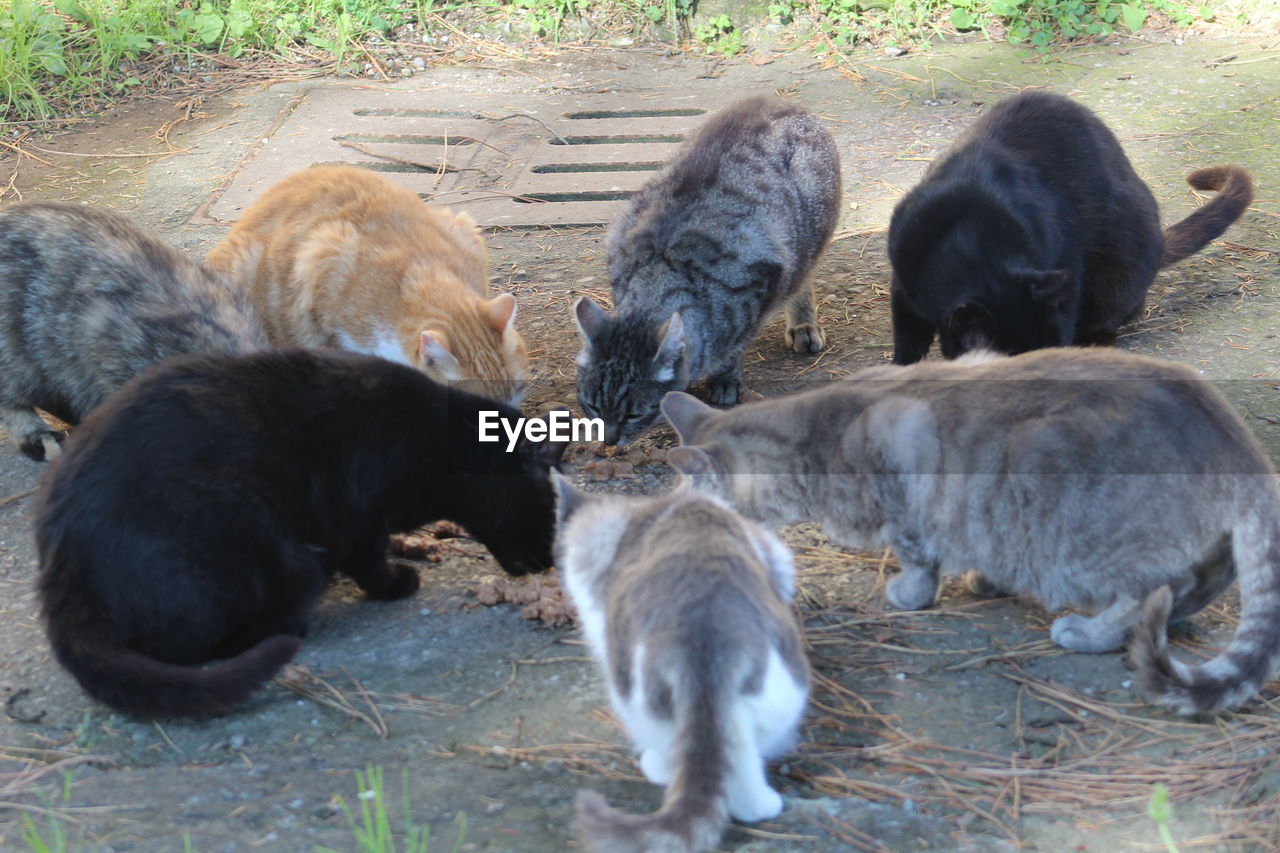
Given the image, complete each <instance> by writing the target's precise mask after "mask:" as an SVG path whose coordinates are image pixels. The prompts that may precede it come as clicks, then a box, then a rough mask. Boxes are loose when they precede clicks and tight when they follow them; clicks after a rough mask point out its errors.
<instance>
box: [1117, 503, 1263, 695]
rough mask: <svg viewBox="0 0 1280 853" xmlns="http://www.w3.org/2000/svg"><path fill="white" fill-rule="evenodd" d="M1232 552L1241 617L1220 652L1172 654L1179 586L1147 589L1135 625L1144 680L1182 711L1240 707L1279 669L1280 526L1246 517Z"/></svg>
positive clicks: (1132, 652)
mask: <svg viewBox="0 0 1280 853" xmlns="http://www.w3.org/2000/svg"><path fill="white" fill-rule="evenodd" d="M1232 551H1233V554H1234V556H1235V558H1236V565H1237V573H1238V577H1239V580H1240V624H1239V625H1238V626H1237V627H1236V634H1235V636H1234V637H1233V638H1232V640H1231V644H1230V645H1228V646H1227V648H1226V649H1224V650H1223V651H1222V652H1221V653H1220V654H1219V655H1218V656H1217V657H1215V658H1213V659H1212V660H1209V661H1206V662H1204V663H1202V664H1199V665H1197V666H1190V665H1188V664H1185V663H1182V662H1181V661H1178V660H1174V659H1173V658H1171V657H1170V656H1169V649H1168V637H1167V626H1168V621H1169V613H1170V611H1171V610H1172V608H1173V593H1172V592H1171V591H1170V589H1169V587H1167V586H1162V587H1160V588H1159V589H1157V590H1155V591H1154V592H1152V593H1151V594H1150V595H1148V596H1147V600H1146V602H1145V603H1144V604H1143V607H1142V616H1141V618H1140V619H1139V621H1138V624H1137V626H1136V627H1135V629H1134V632H1133V640H1132V642H1131V643H1130V646H1129V658H1130V660H1131V661H1133V664H1134V666H1135V667H1136V670H1137V680H1138V683H1139V684H1141V685H1142V687H1143V689H1144V690H1146V691H1147V692H1148V693H1149V694H1151V696H1152V698H1153V699H1154V700H1155V701H1156V702H1157V703H1159V704H1161V705H1164V706H1165V707H1166V708H1170V709H1172V710H1174V711H1176V712H1178V713H1179V714H1201V713H1212V712H1214V711H1225V710H1229V709H1231V708H1238V707H1239V706H1241V705H1243V704H1244V703H1245V702H1247V701H1249V700H1250V699H1251V698H1253V696H1254V695H1255V694H1257V692H1258V691H1259V690H1261V689H1262V686H1263V685H1264V684H1266V683H1267V681H1268V680H1269V679H1270V678H1271V676H1272V674H1273V673H1275V672H1276V670H1277V668H1280V526H1277V525H1276V524H1275V523H1274V522H1271V523H1267V524H1257V523H1253V524H1242V525H1241V526H1240V527H1238V528H1237V529H1236V530H1235V531H1234V533H1233V535H1232Z"/></svg>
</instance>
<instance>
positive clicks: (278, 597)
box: [35, 349, 563, 717]
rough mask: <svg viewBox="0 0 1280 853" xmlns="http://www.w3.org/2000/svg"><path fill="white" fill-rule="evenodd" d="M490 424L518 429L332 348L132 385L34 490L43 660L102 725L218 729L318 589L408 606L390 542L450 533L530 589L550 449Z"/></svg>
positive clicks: (211, 362) (230, 360) (163, 371)
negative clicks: (506, 442)
mask: <svg viewBox="0 0 1280 853" xmlns="http://www.w3.org/2000/svg"><path fill="white" fill-rule="evenodd" d="M494 409H497V410H498V411H499V412H500V413H501V414H502V415H503V416H509V417H515V416H516V415H517V414H518V413H517V412H516V410H515V409H512V408H510V407H508V406H506V405H505V404H500V403H495V402H493V401H490V400H487V399H485V398H482V397H478V396H475V395H472V394H468V393H466V392H464V391H461V390H458V389H453V388H448V387H446V386H441V385H438V384H437V383H435V382H433V381H432V380H431V379H429V378H427V377H426V376H424V375H423V374H422V373H421V372H419V371H416V370H413V369H411V368H408V367H404V366H402V365H397V364H393V363H392V362H389V361H385V360H383V359H379V358H375V357H371V356H364V355H356V354H351V353H343V352H338V351H322V350H316V351H309V350H289V349H286V350H278V351H266V352H263V353H258V354H253V355H243V356H233V355H200V356H187V357H182V358H175V359H170V360H169V361H167V362H164V363H163V364H161V365H158V366H157V367H155V368H154V369H152V370H149V371H147V372H144V373H143V374H142V375H140V376H139V377H138V378H137V379H135V380H134V381H132V382H130V383H129V384H127V385H126V386H125V387H124V388H123V389H121V390H120V391H119V392H117V393H116V394H114V395H113V396H112V397H110V398H108V400H107V401H106V402H104V403H103V404H102V405H101V406H99V407H98V408H97V409H95V410H94V412H93V413H92V414H90V415H89V417H88V418H86V419H85V421H84V423H83V424H82V425H81V426H80V428H79V429H78V430H77V431H76V433H75V435H74V436H73V437H72V439H71V441H69V442H68V443H67V449H66V452H65V453H64V454H63V455H62V457H61V458H60V459H59V460H57V461H56V462H55V463H54V465H53V466H51V468H50V470H49V471H48V474H47V478H46V479H45V481H44V485H43V487H42V488H41V490H40V498H39V503H38V505H37V509H36V514H35V538H36V545H37V549H38V553H39V557H40V578H39V582H38V588H39V594H40V598H41V602H42V610H43V615H44V618H45V619H46V621H47V626H48V634H49V640H50V643H51V645H52V647H53V650H54V653H55V655H56V657H57V659H58V661H59V662H60V663H61V664H62V665H63V666H64V667H66V668H67V669H68V670H70V672H71V673H72V675H74V676H75V678H76V679H77V680H78V681H79V682H80V685H81V686H82V687H83V688H84V689H85V691H86V692H87V693H89V695H91V696H93V697H94V698H96V699H98V700H99V701H101V702H103V703H105V704H107V705H109V706H111V707H112V708H115V709H117V710H120V711H124V712H127V713H130V714H135V715H139V716H146V717H183V716H206V715H212V714H218V713H222V712H224V711H226V710H227V709H229V708H231V707H233V706H234V705H236V704H239V703H240V702H243V701H244V700H245V699H246V698H247V697H248V696H249V694H250V693H252V692H253V691H254V690H255V689H256V688H258V687H259V686H261V685H262V684H263V683H264V682H266V681H267V680H268V679H270V678H271V677H272V675H273V674H274V673H275V672H276V671H277V670H278V669H279V668H280V667H281V666H282V665H283V664H284V663H285V662H286V661H288V660H289V659H290V658H291V657H292V656H293V654H294V652H295V651H296V650H297V648H298V644H299V638H300V637H301V636H303V635H304V633H305V631H306V619H307V612H308V610H309V608H310V607H311V605H312V604H313V603H314V602H315V601H316V599H317V598H318V597H319V596H320V594H321V593H322V592H323V591H324V589H325V587H326V586H327V585H328V583H329V581H330V579H331V578H332V577H333V576H334V575H335V574H337V573H339V572H341V573H343V574H346V575H347V576H349V577H350V578H351V579H352V580H354V581H355V582H356V583H357V584H358V585H359V586H360V588H361V589H363V590H364V592H365V593H366V595H368V596H369V598H372V599H379V600H387V599H397V598H403V597H405V596H407V595H410V594H411V593H413V592H414V591H415V590H416V589H417V587H418V576H417V574H416V572H415V571H414V569H413V567H412V565H410V564H407V563H403V562H399V561H391V562H388V560H387V544H388V537H389V535H390V534H391V533H393V532H397V531H404V530H409V529H412V528H415V527H417V526H419V525H421V524H423V523H425V522H428V521H432V520H435V519H440V518H448V519H452V520H455V521H457V522H459V523H461V524H463V525H465V527H466V528H467V530H468V531H470V533H471V534H472V535H473V536H475V537H476V539H478V540H479V541H480V542H481V543H483V544H485V545H486V546H488V547H489V549H490V551H491V553H492V554H493V556H494V557H495V558H496V560H497V561H498V563H499V564H500V565H501V566H502V567H503V568H504V569H505V570H506V571H507V572H509V573H511V574H521V573H525V572H529V571H540V570H542V569H543V568H545V567H547V566H548V565H550V563H551V541H552V533H553V530H554V497H553V494H552V491H551V485H550V482H549V481H548V472H549V468H550V467H551V466H552V465H553V464H555V463H556V462H557V461H558V459H559V456H560V453H561V451H562V450H563V444H562V443H550V442H547V443H543V444H530V443H523V444H521V445H520V446H519V447H518V448H517V449H516V450H514V451H513V452H510V453H508V452H506V451H505V450H504V449H503V448H502V446H501V445H498V444H484V443H480V442H478V439H477V437H478V432H477V418H478V414H477V413H478V412H479V411H482V410H494ZM223 658H229V659H228V660H221V661H220V662H219V663H216V664H213V665H212V666H210V667H208V668H205V669H201V668H199V665H200V664H203V663H206V662H209V661H212V660H217V659H223Z"/></svg>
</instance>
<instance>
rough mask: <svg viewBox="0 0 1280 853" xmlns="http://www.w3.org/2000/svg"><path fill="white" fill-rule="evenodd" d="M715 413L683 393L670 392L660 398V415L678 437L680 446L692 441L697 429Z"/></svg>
mask: <svg viewBox="0 0 1280 853" xmlns="http://www.w3.org/2000/svg"><path fill="white" fill-rule="evenodd" d="M715 413H716V410H715V409H713V408H711V407H710V406H708V405H707V404H706V403H704V402H702V401H701V400H699V399H698V398H697V397H694V396H693V395H691V394H686V393H684V392H683V391H672V392H670V393H668V394H667V395H666V396H665V397H663V398H662V414H663V416H664V417H666V419H667V423H669V424H671V426H672V428H673V429H675V431H676V435H678V436H680V443H681V444H688V443H689V442H690V441H692V440H693V437H694V435H696V434H697V432H698V428H699V427H701V426H702V425H703V424H704V423H706V420H707V418H709V417H711V416H712V415H714V414H715Z"/></svg>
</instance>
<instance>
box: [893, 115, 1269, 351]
mask: <svg viewBox="0 0 1280 853" xmlns="http://www.w3.org/2000/svg"><path fill="white" fill-rule="evenodd" d="M1187 182H1188V183H1190V184H1191V185H1192V186H1193V187H1195V188H1196V189H1200V190H1217V191H1218V195H1217V196H1216V197H1215V198H1214V199H1213V200H1212V201H1210V202H1209V203H1208V204H1206V205H1205V206H1203V207H1201V208H1200V209H1199V210H1197V211H1196V212H1195V213H1192V214H1191V215H1190V216H1188V217H1187V218H1186V219H1184V220H1182V221H1181V222H1179V223H1177V224H1176V225H1172V226H1170V227H1169V228H1168V229H1166V230H1165V231H1164V233H1163V234H1162V233H1161V231H1160V220H1159V212H1158V210H1157V207H1156V200H1155V197H1154V196H1153V195H1152V194H1151V190H1149V189H1148V188H1147V185H1146V184H1144V183H1143V182H1142V179H1141V178H1139V177H1138V175H1137V174H1136V173H1135V172H1134V171H1133V167H1132V166H1131V165H1129V160H1128V158H1127V157H1125V154H1124V151H1123V150H1122V149H1121V147H1120V143H1119V141H1118V140H1117V139H1116V137H1115V135H1114V134H1113V133H1112V132H1111V131H1110V130H1108V129H1107V126H1106V125H1105V124H1103V123H1102V121H1101V120H1100V119H1099V118H1098V117H1097V116H1096V115H1094V114H1093V113H1092V112H1090V111H1089V110H1088V109H1087V108H1086V107H1083V106H1081V105H1080V104H1077V103H1075V102H1074V101H1071V100H1070V99H1068V98H1065V97H1063V96H1061V95H1055V94H1053V93H1050V92H1024V93H1022V94H1019V95H1014V96H1013V97H1011V98H1007V99H1005V100H1003V101H1001V102H999V103H998V104H996V105H995V106H993V107H991V108H990V109H989V110H987V111H986V113H984V114H983V115H982V116H981V117H980V118H979V119H978V120H977V121H976V122H975V123H974V124H973V126H972V127H970V128H969V130H968V131H967V132H966V133H965V134H964V135H963V136H961V138H960V139H959V140H957V141H956V143H955V144H954V145H953V146H952V147H951V148H950V149H949V150H948V151H946V152H945V153H944V154H943V155H942V156H941V157H940V158H939V159H938V160H936V161H935V162H934V163H933V164H932V165H931V166H930V167H929V170H928V172H926V173H925V176H924V179H923V180H922V181H921V182H920V183H919V184H917V185H916V186H915V187H914V188H913V189H912V190H911V191H910V192H909V193H907V194H906V195H905V196H904V197H903V198H902V200H901V201H900V202H898V205H897V207H895V208H894V211H893V217H892V219H891V220H890V223H889V260H890V261H891V263H892V265H893V280H892V286H891V290H890V294H891V300H890V305H891V309H892V313H893V348H894V349H893V360H894V363H895V364H911V363H913V362H916V361H919V360H920V359H922V358H924V356H925V354H926V353H927V352H928V351H929V344H930V343H931V342H932V340H933V337H934V335H935V334H937V336H938V340H939V344H940V346H941V348H942V354H943V356H945V357H946V358H955V357H956V356H957V355H960V354H961V353H963V352H966V351H968V350H970V349H997V350H1000V351H1003V352H1008V353H1019V352H1025V351H1027V350H1032V349H1038V348H1041V347H1057V346H1068V345H1071V344H1082V345H1088V344H1105V345H1111V344H1113V343H1115V337H1116V330H1117V329H1118V328H1119V327H1120V326H1122V325H1124V324H1125V323H1128V322H1130V321H1132V320H1134V319H1137V317H1138V315H1139V314H1140V313H1141V311H1142V305H1143V301H1144V300H1145V298H1146V293H1147V288H1148V287H1150V286H1151V282H1152V280H1153V279H1154V278H1155V274H1156V270H1157V269H1159V268H1161V267H1165V266H1168V265H1169V264H1172V263H1174V262H1175V261H1179V260H1181V259H1183V258H1185V257H1187V256H1188V255H1190V254H1192V253H1194V252H1197V251H1199V250H1200V249H1202V248H1203V247H1204V246H1205V245H1206V244H1208V243H1209V241H1210V240H1213V239H1214V238H1216V237H1217V236H1219V235H1220V234H1222V232H1223V231H1225V230H1226V229H1227V227H1228V226H1229V225H1230V224H1231V223H1232V222H1235V221H1236V219H1238V218H1239V217H1240V215H1241V214H1242V213H1243V212H1244V211H1245V209H1246V208H1248V206H1249V203H1250V202H1251V201H1252V200H1253V181H1252V179H1251V178H1250V176H1249V173H1248V172H1246V171H1245V170H1244V169H1241V168H1238V167H1236V166H1215V167H1212V168H1208V169H1200V170H1198V171H1195V172H1192V173H1191V174H1190V175H1188V176H1187Z"/></svg>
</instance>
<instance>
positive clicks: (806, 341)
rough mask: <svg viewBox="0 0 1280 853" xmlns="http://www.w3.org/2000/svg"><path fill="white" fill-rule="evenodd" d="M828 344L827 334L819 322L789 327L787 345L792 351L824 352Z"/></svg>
mask: <svg viewBox="0 0 1280 853" xmlns="http://www.w3.org/2000/svg"><path fill="white" fill-rule="evenodd" d="M826 345H827V336H826V335H825V334H823V332H822V327H821V326H819V325H818V324H817V323H801V324H800V325H798V326H792V327H791V328H789V329H787V346H788V347H790V348H791V351H792V352H799V353H814V352H822V349H823V347H825V346H826Z"/></svg>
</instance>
